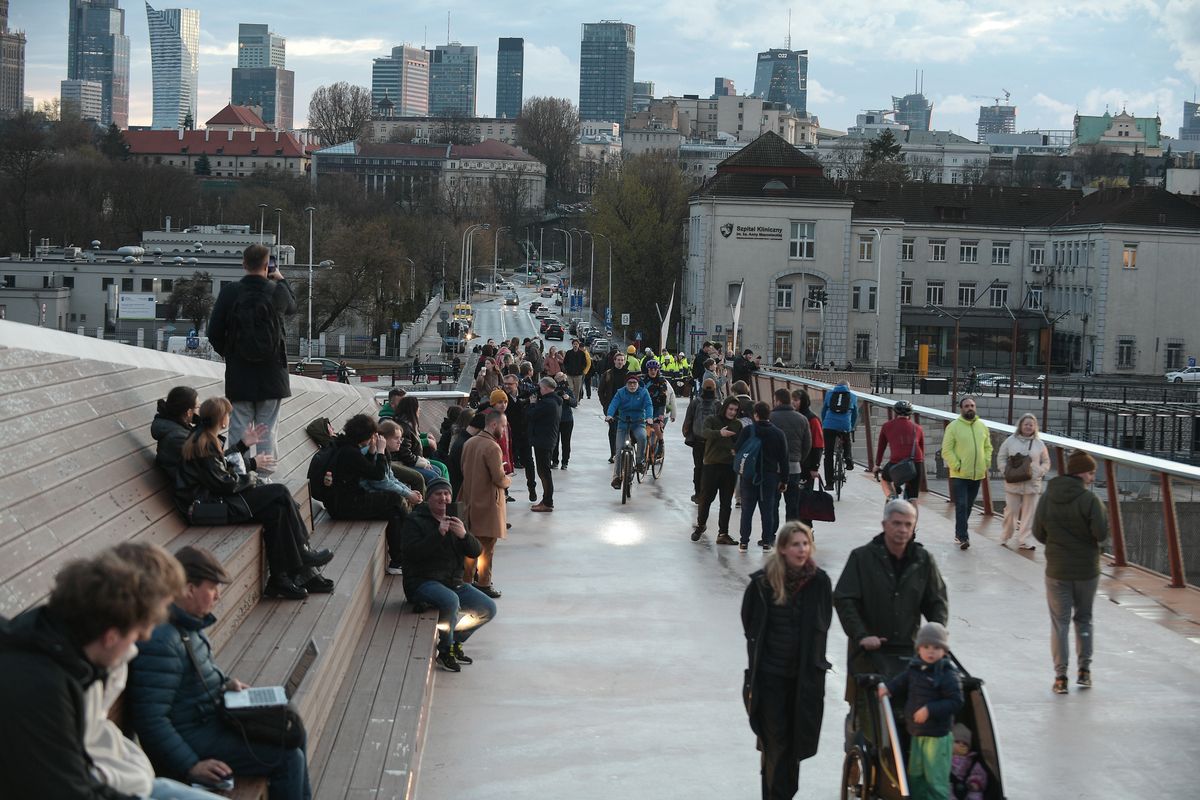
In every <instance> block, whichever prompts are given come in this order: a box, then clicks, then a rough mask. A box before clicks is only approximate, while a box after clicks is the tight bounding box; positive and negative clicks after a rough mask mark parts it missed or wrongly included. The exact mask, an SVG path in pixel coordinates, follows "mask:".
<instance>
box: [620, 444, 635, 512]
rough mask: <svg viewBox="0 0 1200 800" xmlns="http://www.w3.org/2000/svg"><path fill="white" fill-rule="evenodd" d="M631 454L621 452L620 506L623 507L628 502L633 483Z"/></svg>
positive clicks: (625, 451) (624, 451) (627, 451)
mask: <svg viewBox="0 0 1200 800" xmlns="http://www.w3.org/2000/svg"><path fill="white" fill-rule="evenodd" d="M632 472H633V453H630V452H629V450H622V451H621V505H625V503H626V502H628V500H629V495H630V490H631V488H632V487H631V484H632V483H633V476H632V475H631V473H632Z"/></svg>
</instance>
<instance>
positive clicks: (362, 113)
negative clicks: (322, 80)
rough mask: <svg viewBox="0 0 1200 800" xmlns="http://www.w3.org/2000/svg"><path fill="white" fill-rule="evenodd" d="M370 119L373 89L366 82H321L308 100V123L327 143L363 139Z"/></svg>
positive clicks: (322, 142) (327, 145)
mask: <svg viewBox="0 0 1200 800" xmlns="http://www.w3.org/2000/svg"><path fill="white" fill-rule="evenodd" d="M370 123H371V92H370V91H369V90H368V89H365V88H364V87H362V86H352V85H351V84H349V83H346V82H345V81H338V82H337V83H334V84H330V85H329V86H318V87H317V90H316V91H315V92H313V94H312V99H311V100H309V101H308V125H309V127H310V128H312V129H313V131H314V132H315V133H316V134H317V138H318V139H320V141H321V144H322V145H323V146H325V147H329V146H331V145H335V144H341V143H342V142H350V141H356V140H358V139H361V138H362V137H363V136H364V135H365V134H366V133H367V130H368V127H369V126H370Z"/></svg>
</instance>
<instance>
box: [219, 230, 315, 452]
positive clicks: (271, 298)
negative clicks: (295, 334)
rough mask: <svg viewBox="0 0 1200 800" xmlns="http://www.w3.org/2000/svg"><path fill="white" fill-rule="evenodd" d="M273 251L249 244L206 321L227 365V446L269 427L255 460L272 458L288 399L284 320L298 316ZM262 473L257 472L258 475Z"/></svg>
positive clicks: (293, 296)
mask: <svg viewBox="0 0 1200 800" xmlns="http://www.w3.org/2000/svg"><path fill="white" fill-rule="evenodd" d="M270 255H271V251H270V250H268V249H267V248H266V247H264V246H262V245H261V244H252V245H250V246H249V247H247V248H246V250H245V251H244V252H243V253H242V268H243V269H244V270H245V271H246V274H245V276H243V277H242V279H241V280H240V281H238V282H237V283H231V284H229V285H227V286H225V288H223V289H221V294H220V295H218V297H217V302H216V303H215V304H214V305H213V310H212V317H211V318H210V319H209V321H208V341H209V342H210V343H211V344H212V346H213V349H214V350H216V351H217V353H219V354H220V355H221V357H222V358H224V359H225V396H226V397H227V398H229V401H230V402H231V403H232V404H233V414H232V415H231V417H230V421H229V437H230V438H229V441H231V442H236V441H238V440H240V439H241V438H242V435H243V434H244V433H245V432H246V431H248V430H250V429H251V428H253V427H254V426H255V425H258V424H262V425H266V426H267V435H266V436H265V437H264V438H263V439H261V440H260V441H259V443H258V445H257V446H256V448H257V449H256V455H262V454H263V453H269V454H271V455H272V456H274V455H275V454H276V453H277V452H278V449H277V448H276V446H275V429H276V428H277V427H278V423H279V406H280V403H281V401H282V400H283V398H285V397H290V396H291V394H292V390H291V385H290V384H289V382H288V371H287V351H286V350H285V349H284V340H283V318H284V317H290V316H292V315H293V314H295V313H296V296H295V295H294V294H293V293H292V287H291V286H289V285H288V282H287V279H286V278H284V277H283V273H281V272H280V271H279V267H277V266H275V267H270V268H268V264H267V262H268V259H269V257H270ZM262 471H263V470H259V472H262Z"/></svg>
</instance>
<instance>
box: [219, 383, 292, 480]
mask: <svg viewBox="0 0 1200 800" xmlns="http://www.w3.org/2000/svg"><path fill="white" fill-rule="evenodd" d="M281 403H282V401H281V400H258V401H254V400H234V401H232V403H231V405H233V411H232V412H231V413H230V415H229V437H228V440H229V441H230V442H231V443H233V444H237V443H238V442H239V441H240V440H241V438H242V436H243V435H245V433H246V431H247V430H249V429H250V426H252V425H257V424H259V423H262V424H263V425H266V426H267V435H266V438H264V439H263V440H262V441H260V442H259V443H258V444H256V445H255V446H254V454H255V455H261V454H263V453H270V454H271V455H273V456H275V457H276V458H279V448H278V447H277V446H276V442H275V429H276V428H278V427H279V406H280V404H281ZM258 471H259V472H260V473H261V474H263V475H268V474H270V473H271V472H274V471H275V470H273V469H272V470H265V469H260V470H258Z"/></svg>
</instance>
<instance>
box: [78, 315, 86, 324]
mask: <svg viewBox="0 0 1200 800" xmlns="http://www.w3.org/2000/svg"><path fill="white" fill-rule="evenodd" d="M85 322H87V314H80V315H79V324H81V325H82V324H83V323H85Z"/></svg>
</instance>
